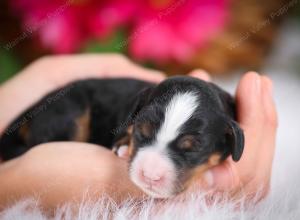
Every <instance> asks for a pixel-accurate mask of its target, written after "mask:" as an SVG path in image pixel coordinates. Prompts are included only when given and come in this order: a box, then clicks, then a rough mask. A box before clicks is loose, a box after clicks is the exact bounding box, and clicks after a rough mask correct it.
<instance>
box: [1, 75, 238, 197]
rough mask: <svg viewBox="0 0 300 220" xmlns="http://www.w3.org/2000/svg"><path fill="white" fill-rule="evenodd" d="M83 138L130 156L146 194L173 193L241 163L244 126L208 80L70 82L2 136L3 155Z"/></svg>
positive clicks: (132, 175)
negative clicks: (225, 164)
mask: <svg viewBox="0 0 300 220" xmlns="http://www.w3.org/2000/svg"><path fill="white" fill-rule="evenodd" d="M68 140H70V141H71V140H72V141H82V142H89V143H95V144H99V145H102V146H108V147H109V148H112V149H113V150H114V152H116V154H123V155H124V154H127V155H128V157H129V163H130V164H129V174H130V178H131V180H132V181H133V182H134V183H135V184H136V185H137V186H139V187H140V188H141V189H142V190H143V191H144V192H146V193H147V194H149V195H151V196H153V197H157V198H168V197H172V196H174V195H176V194H178V193H180V192H181V191H183V190H184V189H186V188H187V187H188V186H189V185H190V184H191V183H192V182H193V180H194V179H195V178H198V177H199V176H200V175H201V174H202V173H203V172H204V171H205V170H207V169H209V168H210V167H212V166H215V165H217V164H219V163H220V162H221V161H222V160H224V159H226V158H227V157H228V156H229V155H231V156H232V158H233V160H234V161H238V160H239V159H240V157H241V155H242V152H243V148H244V135H243V131H242V130H241V128H240V127H239V125H238V124H237V122H236V121H235V104H234V100H233V98H232V97H231V96H230V95H229V94H228V93H226V92H225V91H223V90H221V89H220V88H219V87H217V86H216V85H214V84H212V83H207V82H204V81H202V80H199V79H196V78H192V77H186V76H181V77H171V78H169V79H167V80H165V81H163V82H162V83H160V84H158V85H154V84H150V83H146V82H142V81H138V80H133V79H105V80H95V79H93V80H85V81H79V82H75V83H73V84H70V85H68V86H67V87H65V88H63V89H61V90H58V91H55V92H53V93H51V94H49V95H48V96H46V97H45V98H43V99H42V100H41V101H40V102H39V103H37V104H36V105H35V106H33V107H31V108H30V109H29V110H27V111H26V112H24V113H23V114H22V115H21V116H20V117H19V118H18V119H17V120H15V121H14V122H13V123H12V124H11V125H10V126H9V127H8V128H7V130H6V132H5V134H4V135H3V137H2V138H1V139H0V153H1V157H2V159H4V160H7V159H11V158H14V157H16V156H18V155H20V154H22V153H24V152H26V151H27V150H28V149H30V148H31V147H33V146H35V145H37V144H40V143H45V142H51V141H68Z"/></svg>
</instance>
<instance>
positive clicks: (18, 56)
mask: <svg viewBox="0 0 300 220" xmlns="http://www.w3.org/2000/svg"><path fill="white" fill-rule="evenodd" d="M299 6H300V3H299V1H298V0H288V1H287V0H243V1H238V0H101V1H99V0H98V1H97V0H42V1H41V0H1V1H0V30H1V31H0V82H3V81H4V80H6V79H7V78H9V77H11V76H12V75H13V74H15V73H16V72H17V71H18V70H20V69H21V68H22V67H24V66H25V65H27V64H28V63H29V62H31V61H33V60H34V59H37V58H38V57H40V56H42V55H46V54H61V53H78V52H118V53H124V54H126V55H128V56H129V57H131V58H132V59H134V60H135V61H137V62H139V63H141V64H143V65H146V66H150V67H153V68H157V69H162V70H164V71H166V72H167V73H168V74H182V73H185V72H187V71H190V70H192V69H194V68H203V69H206V70H208V71H209V72H211V73H213V74H218V75H227V74H230V73H235V72H243V71H246V70H249V69H251V70H261V69H263V67H264V65H265V64H266V62H267V59H268V58H269V57H270V56H272V54H273V53H274V48H275V47H276V45H275V44H276V43H275V42H276V40H277V39H278V37H279V33H280V30H281V29H282V28H284V27H285V26H289V25H291V23H293V24H294V28H290V29H289V30H288V31H289V32H286V33H285V34H286V35H289V34H293V32H294V31H295V30H294V29H299V27H300V26H299V25H297V24H296V23H297V22H300V7H299ZM282 43H283V44H285V43H286V42H282ZM295 43H296V44H299V43H300V42H295ZM296 58H297V59H298V60H299V53H298V55H297V57H295V63H294V64H293V65H294V66H293V68H296V69H297V71H298V72H299V71H300V65H299V62H297V59H296Z"/></svg>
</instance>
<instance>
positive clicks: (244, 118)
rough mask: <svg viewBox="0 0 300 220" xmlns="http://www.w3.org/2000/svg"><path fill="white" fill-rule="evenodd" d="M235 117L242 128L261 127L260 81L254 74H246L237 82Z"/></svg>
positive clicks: (255, 128)
mask: <svg viewBox="0 0 300 220" xmlns="http://www.w3.org/2000/svg"><path fill="white" fill-rule="evenodd" d="M236 103H237V117H238V121H239V123H240V124H241V125H242V127H244V128H247V129H248V128H249V129H252V130H253V129H254V130H255V131H257V128H258V127H262V124H263V123H262V119H263V113H262V110H263V106H262V79H261V77H260V76H259V75H258V74H257V73H255V72H248V73H246V74H245V75H244V76H243V77H242V79H241V80H240V82H239V85H238V88H237V92H236Z"/></svg>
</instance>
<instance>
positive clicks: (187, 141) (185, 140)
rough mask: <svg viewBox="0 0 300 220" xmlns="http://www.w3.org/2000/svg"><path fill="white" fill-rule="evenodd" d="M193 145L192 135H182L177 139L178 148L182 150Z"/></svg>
mask: <svg viewBox="0 0 300 220" xmlns="http://www.w3.org/2000/svg"><path fill="white" fill-rule="evenodd" d="M194 145H195V137H194V136H193V135H186V136H184V137H182V138H181V139H180V141H179V144H178V146H179V148H180V149H184V150H189V149H191V148H193V147H194Z"/></svg>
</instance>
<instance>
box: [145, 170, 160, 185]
mask: <svg viewBox="0 0 300 220" xmlns="http://www.w3.org/2000/svg"><path fill="white" fill-rule="evenodd" d="M163 179H164V176H163V174H162V173H156V172H147V171H145V170H142V171H141V180H142V181H143V182H144V183H146V184H147V185H149V186H158V185H160V184H162V182H163Z"/></svg>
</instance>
